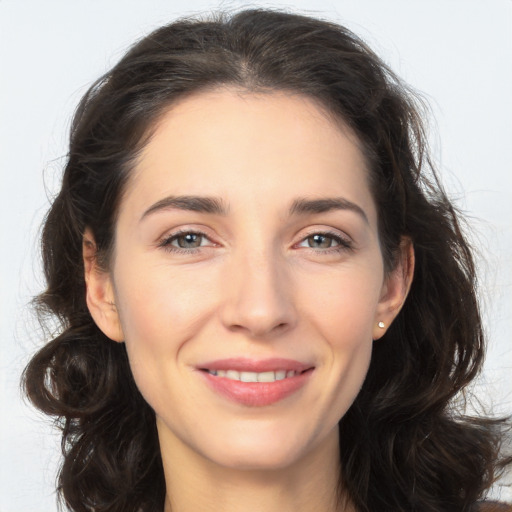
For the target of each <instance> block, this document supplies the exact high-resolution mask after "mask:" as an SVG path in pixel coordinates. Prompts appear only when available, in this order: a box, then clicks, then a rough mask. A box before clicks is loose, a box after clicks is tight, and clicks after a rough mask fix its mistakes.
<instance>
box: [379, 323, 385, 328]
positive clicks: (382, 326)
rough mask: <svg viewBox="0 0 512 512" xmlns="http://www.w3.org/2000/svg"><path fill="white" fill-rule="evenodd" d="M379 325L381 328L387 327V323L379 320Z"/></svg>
mask: <svg viewBox="0 0 512 512" xmlns="http://www.w3.org/2000/svg"><path fill="white" fill-rule="evenodd" d="M378 325H379V327H380V328H381V329H384V327H386V325H385V324H384V322H379V323H378Z"/></svg>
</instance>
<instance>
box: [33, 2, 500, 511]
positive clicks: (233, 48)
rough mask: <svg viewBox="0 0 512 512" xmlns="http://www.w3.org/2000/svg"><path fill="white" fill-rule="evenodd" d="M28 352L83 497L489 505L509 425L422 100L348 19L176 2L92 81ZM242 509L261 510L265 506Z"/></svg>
mask: <svg viewBox="0 0 512 512" xmlns="http://www.w3.org/2000/svg"><path fill="white" fill-rule="evenodd" d="M42 243H43V255H44V264H45V272H46V278H47V281H48V289H47V290H46V292H45V293H43V294H42V295H41V296H40V297H39V302H38V304H39V306H40V308H42V309H44V310H45V311H48V312H50V313H51V314H54V315H56V316H58V317H59V318H60V319H61V320H62V322H63V331H62V334H60V335H59V336H58V337H57V338H55V339H54V340H53V341H51V342H50V343H49V344H48V345H46V346H45V347H44V348H43V349H42V350H41V351H40V352H39V353H38V354H36V356H35V357H34V358H33V360H32V361H31V363H30V364H29V366H28V367H27V369H26V372H25V386H26V390H27V393H28V396H29V397H30V398H31V400H32V401H33V402H34V403H35V404H36V406H37V407H39V408H40V409H41V410H43V411H44V412H46V413H48V414H51V415H54V416H56V417H58V418H59V419H60V422H61V425H62V428H63V449H64V463H63V466H62V470H61V472H60V477H59V491H60V494H61V497H62V499H63V500H64V501H65V503H66V505H67V506H68V508H69V509H70V510H73V511H86V510H87V511H89V510H95V511H107V510H108V511H130V510H131V511H149V510H151V511H154V510H157V511H165V512H169V511H171V510H172V511H173V512H176V511H177V512H183V511H188V510H194V511H196V510H210V509H215V510H225V511H230V510H235V509H236V510H240V509H241V508H243V509H246V510H265V511H273V510H280V511H281V510H290V511H291V510H294V511H312V510H322V511H335V510H336V511H338V510H343V511H356V510H357V511H381V510H393V511H410V510H418V511H444V510H446V511H453V510H462V511H469V510H476V509H477V507H478V502H479V500H480V499H481V498H482V497H483V496H484V495H485V491H486V490H487V489H488V488H489V486H490V485H491V484H492V483H493V481H494V480H495V478H496V477H497V476H498V475H499V472H500V468H501V467H504V466H505V464H506V463H507V462H509V461H508V460H501V459H498V451H499V448H500V443H501V430H500V429H501V423H500V422H499V421H496V420H491V419H485V418H480V419H474V418H466V417H463V416H461V415H458V414H457V413H456V411H455V410H454V407H453V399H454V397H456V396H457V395H458V394H459V392H460V391H461V390H463V389H464V387H465V386H466V385H467V384H468V383H469V382H470V381H471V380H472V379H473V378H474V377H475V375H476V374H477V372H478V370H479V368H480V367H481V364H482V359H483V341H484V340H483V334H482V329H481V320H480V314H479V310H478V305H477V302H476V296H475V270H474V265H473V260H472V255H471V251H470V249H469V247H468V245H467V243H466V241H465V239H464V237H463V235H462V233H461V230H460V227H459V220H458V217H457V215H456V212H455V210H454V208H453V206H452V205H451V204H450V202H449V201H448V200H447V198H446V196H445V195H444V193H443V191H442V189H441V187H440V185H439V183H438V181H437V178H436V175H435V173H434V171H433V170H432V168H431V165H430V161H429V158H428V154H427V152H426V148H425V140H424V133H423V128H422V124H421V115H420V111H419V107H418V105H417V102H415V99H414V97H413V95H412V94H411V93H410V92H409V91H408V90H407V88H406V87H405V86H404V85H403V84H401V83H400V81H399V80H398V79H397V78H396V77H395V76H394V75H393V73H392V72H391V71H390V70H389V69H387V68H386V66H385V65H384V64H383V63H382V62H381V61H380V60H379V59H378V58H377V57H376V56H375V54H373V53H372V52H371V50H369V49H368V48H367V47H366V46H365V45H364V44H363V43H362V42H361V41H360V40H358V39H357V38H356V37H355V36H354V35H353V34H351V33H350V32H349V31H347V30H346V29H344V28H343V27H339V26H337V25H333V24H329V23H326V22H323V21H318V20H315V19H311V18H307V17H301V16H296V15H291V14H284V13H278V12H269V11H259V10H251V11H244V12H241V13H239V14H236V15H234V16H232V17H221V16H219V17H218V18H216V19H211V20H208V21H198V20H182V21H179V22H176V23H173V24H171V25H169V26H166V27H163V28H161V29H159V30H157V31H155V32H154V33H153V34H151V35H150V36H148V37H146V38H145V39H143V40H142V41H141V42H140V43H138V44H137V45H135V46H134V47H133V48H132V49H131V50H130V51H129V52H128V53H127V54H126V56H125V57H124V58H123V59H122V60H121V61H120V62H119V64H117V65H116V66H115V67H114V68H113V69H112V70H111V71H110V72H109V73H107V74H106V75H105V76H104V77H102V78H101V79H100V80H99V81H98V82H97V83H96V84H95V85H94V86H93V87H92V88H91V89H90V90H89V92H88V93H87V94H86V96H85V97H84V98H83V100H82V102H81V104H80V106H79V108H78V111H77V113H76V116H75V120H74V124H73V127H72V134H71V141H70V152H69V160H68V163H67V166H66V169H65V173H64V179H63V184H62V189H61V192H60V194H59V195H58V197H57V198H56V200H55V202H54V203H53V206H52V208H51V210H50V212H49V214H48V217H47V220H46V223H45V228H44V232H43V240H42ZM251 507H252V508H251Z"/></svg>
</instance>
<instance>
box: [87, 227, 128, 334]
mask: <svg viewBox="0 0 512 512" xmlns="http://www.w3.org/2000/svg"><path fill="white" fill-rule="evenodd" d="M82 254H83V261H84V279H85V287H86V302H87V307H88V309H89V312H90V314H91V316H92V318H93V320H94V322H95V323H96V325H97V326H98V327H99V328H100V329H101V331H102V332H103V333H104V334H105V335H106V336H107V337H109V338H110V339H111V340H113V341H117V342H122V341H123V340H124V335H123V331H122V328H121V324H120V321H119V313H118V311H117V306H116V304H115V295H114V287H113V284H112V279H111V275H110V273H109V272H107V271H106V270H104V269H102V268H100V266H99V264H98V260H97V247H96V242H95V240H94V235H93V234H92V231H91V230H90V229H89V228H87V229H86V230H85V233H84V236H83V243H82Z"/></svg>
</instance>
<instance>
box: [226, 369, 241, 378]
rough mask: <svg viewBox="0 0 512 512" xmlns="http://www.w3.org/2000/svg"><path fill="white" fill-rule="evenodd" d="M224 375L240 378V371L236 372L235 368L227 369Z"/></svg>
mask: <svg viewBox="0 0 512 512" xmlns="http://www.w3.org/2000/svg"><path fill="white" fill-rule="evenodd" d="M226 377H227V378H228V379H233V380H240V372H237V371H236V370H227V371H226Z"/></svg>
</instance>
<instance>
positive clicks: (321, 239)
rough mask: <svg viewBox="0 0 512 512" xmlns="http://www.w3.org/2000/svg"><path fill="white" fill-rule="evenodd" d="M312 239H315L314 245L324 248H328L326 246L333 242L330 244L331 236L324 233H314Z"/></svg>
mask: <svg viewBox="0 0 512 512" xmlns="http://www.w3.org/2000/svg"><path fill="white" fill-rule="evenodd" d="M310 238H311V239H312V240H313V245H314V246H315V247H322V248H326V247H330V246H331V244H330V238H329V237H328V236H324V235H313V236H312V237H310Z"/></svg>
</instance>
